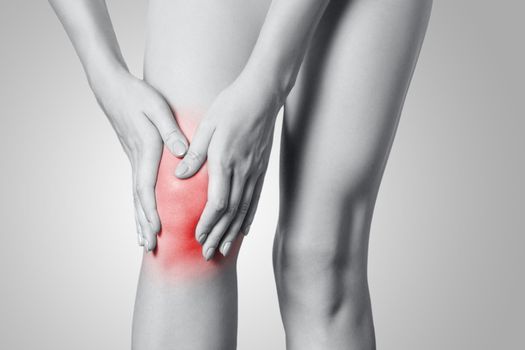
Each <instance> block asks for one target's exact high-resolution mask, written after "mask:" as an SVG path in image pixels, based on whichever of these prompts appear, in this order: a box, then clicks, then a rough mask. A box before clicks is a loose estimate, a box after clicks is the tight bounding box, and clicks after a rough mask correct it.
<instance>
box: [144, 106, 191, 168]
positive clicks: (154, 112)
mask: <svg viewBox="0 0 525 350" xmlns="http://www.w3.org/2000/svg"><path fill="white" fill-rule="evenodd" d="M160 99H161V101H159V102H158V103H157V105H155V107H154V108H151V109H150V110H147V111H145V114H146V116H147V117H148V119H149V120H150V121H151V122H152V123H153V124H154V125H155V127H156V128H157V130H158V131H159V134H160V136H161V137H162V140H163V141H164V144H165V145H166V147H167V148H168V149H169V150H170V152H171V153H173V155H174V156H176V157H179V158H181V157H183V156H184V155H185V154H186V151H187V150H188V140H187V139H186V137H185V136H184V134H183V133H182V131H181V130H180V128H179V125H178V124H177V120H176V119H175V117H174V115H173V112H172V111H171V109H170V107H169V105H168V103H167V102H166V101H164V99H162V98H160Z"/></svg>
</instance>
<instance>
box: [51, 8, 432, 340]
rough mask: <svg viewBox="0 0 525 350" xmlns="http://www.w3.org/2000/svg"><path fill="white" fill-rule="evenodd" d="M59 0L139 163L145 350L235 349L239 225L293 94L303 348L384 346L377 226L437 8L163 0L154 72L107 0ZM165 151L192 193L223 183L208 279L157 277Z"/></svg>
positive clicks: (287, 211) (289, 158)
mask: <svg viewBox="0 0 525 350" xmlns="http://www.w3.org/2000/svg"><path fill="white" fill-rule="evenodd" d="M51 3H52V5H53V6H54V8H55V10H56V11H57V13H58V15H59V17H60V18H61V20H62V22H63V23H64V26H65V27H66V30H67V31H68V34H69V35H70V37H71V38H72V41H73V43H74V45H75V48H76V50H77V52H78V53H79V56H80V58H81V60H82V63H83V65H84V68H85V70H86V73H87V75H88V79H89V80H90V83H91V86H92V88H93V91H94V92H95V95H96V96H97V99H98V101H99V102H100V104H101V106H102V107H103V109H104V111H105V113H106V115H107V116H108V119H109V120H110V121H111V123H112V125H113V126H114V128H115V130H116V132H117V134H118V135H119V138H120V140H121V142H122V144H123V148H124V150H125V151H126V153H127V155H128V157H129V158H130V161H131V163H132V170H133V174H134V175H133V178H134V194H135V196H134V197H135V205H136V219H137V231H138V237H139V244H141V245H144V246H145V247H146V251H150V252H151V251H153V253H145V256H144V260H143V266H142V270H141V276H140V282H139V286H138V292H137V301H136V308H135V314H134V321H133V348H134V349H139V350H140V349H153V350H155V349H171V348H177V349H234V348H235V345H236V322H237V300H236V296H237V294H236V272H235V264H236V257H237V253H238V249H239V246H240V241H241V236H242V235H241V236H239V234H240V233H247V231H248V230H249V226H250V224H251V221H252V220H253V215H254V214H255V210H256V207H257V201H258V196H259V194H260V191H261V188H262V184H263V180H264V174H265V171H266V166H267V162H268V156H269V152H270V150H271V147H272V145H271V135H272V133H273V128H274V123H275V116H276V114H277V112H278V111H279V109H280V107H281V106H282V105H283V104H284V107H285V118H284V126H283V135H282V153H281V160H282V163H281V176H282V186H281V203H280V208H281V212H280V217H279V225H278V230H277V233H276V237H275V249H274V268H275V277H276V283H277V289H278V293H279V302H280V308H281V313H282V318H283V323H284V327H285V331H286V342H287V349H349V348H351V349H374V348H375V340H374V329H373V321H372V313H371V309H370V298H369V294H368V284H367V268H366V266H367V250H368V235H369V227H370V222H371V219H372V213H373V208H374V204H375V198H376V195H377V191H378V188H379V183H380V181H381V176H382V174H383V170H384V167H385V164H386V161H387V158H388V153H389V150H390V147H391V144H392V141H393V138H394V135H395V130H396V127H397V123H398V120H399V115H400V112H401V109H402V105H403V102H404V98H405V94H406V91H407V89H408V86H409V83H410V79H411V76H412V73H413V70H414V67H415V64H416V61H417V56H418V53H419V50H420V47H421V44H422V41H423V37H424V33H425V30H426V26H427V22H428V18H429V14H430V9H431V5H432V3H431V1H430V0H396V1H394V0H378V1H370V0H354V1H336V0H332V1H314V0H294V1H292V0H286V1H283V0H281V1H279V0H274V1H273V2H272V3H271V6H270V0H263V1H256V0H251V1H240V0H231V1H227V2H216V1H210V0H198V1H191V2H188V1H182V0H176V1H166V0H151V1H150V4H149V13H148V38H147V47H146V53H145V63H144V80H140V79H137V78H134V77H132V76H131V75H130V74H129V73H128V72H127V69H126V68H125V63H124V60H123V58H122V56H121V55H120V50H119V49H118V44H117V42H116V38H115V37H114V35H113V30H112V28H111V22H110V21H109V17H108V16H107V12H106V11H105V5H104V2H103V1H102V0H97V1H87V0H84V1H78V2H77V3H75V4H74V5H71V2H69V1H68V0H52V1H51ZM94 48H96V49H94ZM303 60H304V61H303ZM301 64H302V66H301ZM188 110H199V111H204V112H202V113H189V114H188V113H182V112H181V113H178V111H188ZM177 121H178V122H179V123H177ZM179 124H180V125H179ZM184 124H194V125H198V127H197V128H196V129H195V130H192V131H191V132H188V129H187V128H185V127H184ZM163 144H164V145H165V146H166V149H164V152H171V154H172V155H173V157H179V158H182V159H183V160H182V161H180V162H177V161H175V160H174V159H173V160H172V162H173V164H172V165H174V167H173V173H174V174H173V176H174V178H175V176H177V178H178V179H177V180H176V181H180V186H181V187H180V188H181V192H180V193H182V194H179V195H180V196H182V197H184V196H185V195H184V191H185V186H186V185H185V184H186V182H184V181H188V180H184V179H187V178H193V175H194V174H195V173H197V175H195V176H200V175H199V174H202V172H203V171H206V174H207V176H209V182H208V186H207V189H206V191H207V193H206V194H205V195H206V197H207V200H206V203H204V204H203V210H202V215H201V216H200V219H199V220H198V223H197V224H196V226H195V232H194V235H195V237H194V238H195V240H196V241H198V242H199V244H201V245H202V247H201V249H202V251H201V254H202V258H203V261H206V263H208V264H212V265H211V266H214V268H213V270H212V272H211V273H198V274H197V276H196V278H187V276H185V275H184V274H183V273H182V271H187V269H183V270H180V271H179V270H178V267H174V268H171V267H170V269H169V272H168V273H160V274H159V273H158V271H159V265H160V263H159V261H162V259H161V257H159V255H158V254H159V253H160V252H162V251H165V250H163V249H164V246H162V244H165V243H164V242H166V241H165V238H164V237H166V233H162V231H161V227H162V226H163V225H164V226H166V225H165V224H166V221H165V220H166V219H162V218H159V214H158V211H157V209H159V211H161V212H166V210H165V209H166V204H165V203H164V202H162V201H158V200H156V198H155V192H154V191H155V187H157V188H159V186H160V187H162V186H164V184H165V183H164V182H161V183H159V182H157V181H167V180H163V179H165V178H164V177H161V176H159V178H158V179H157V169H158V168H159V163H160V168H161V170H162V169H164V168H163V166H165V164H167V163H163V162H164V161H165V156H166V154H164V156H163ZM161 157H162V159H163V162H161ZM163 164H164V165H163ZM204 164H206V169H201V167H202V166H203V165H204ZM170 169H171V168H170ZM170 171H171V170H170ZM175 183H179V182H175ZM187 191H188V193H191V191H195V188H192V187H191V186H189V185H188V187H187ZM177 193H179V192H177ZM157 199H158V198H157ZM174 215H177V214H176V213H174ZM178 215H180V213H179V214H178ZM168 217H169V215H168ZM161 220H164V222H162V223H161ZM180 229H181V230H182V227H181V228H180ZM177 230H178V229H177V226H176V225H175V226H174V231H177ZM159 232H161V233H160V236H159V237H157V234H158V233H159ZM157 239H158V242H159V243H158V244H159V247H158V249H156V248H157ZM155 254H157V255H155ZM222 256H226V257H225V258H224V257H222ZM196 264H197V263H196ZM199 264H200V263H199ZM175 265H177V264H175ZM197 265H198V264H197ZM181 266H182V265H181ZM199 266H200V265H199ZM162 271H165V270H162ZM183 275H184V277H181V276H183ZM159 276H160V277H159Z"/></svg>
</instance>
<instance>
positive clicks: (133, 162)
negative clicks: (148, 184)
mask: <svg viewBox="0 0 525 350" xmlns="http://www.w3.org/2000/svg"><path fill="white" fill-rule="evenodd" d="M122 145H123V146H124V145H125V144H124V143H122ZM125 150H126V154H127V155H128V158H129V160H130V164H131V174H132V186H133V209H134V211H135V225H136V226H137V239H138V244H139V246H141V247H143V246H144V242H145V239H144V235H143V234H142V225H143V223H142V222H141V220H140V219H139V218H140V215H139V207H140V202H139V200H138V198H137V195H136V191H135V188H136V183H137V173H136V171H135V169H136V164H137V157H136V152H131V149H128V147H127V146H126V147H125ZM128 150H129V152H128Z"/></svg>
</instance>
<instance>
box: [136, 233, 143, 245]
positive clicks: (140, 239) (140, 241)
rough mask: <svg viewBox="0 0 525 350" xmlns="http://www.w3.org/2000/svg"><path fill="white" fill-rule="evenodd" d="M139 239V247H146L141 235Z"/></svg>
mask: <svg viewBox="0 0 525 350" xmlns="http://www.w3.org/2000/svg"><path fill="white" fill-rule="evenodd" d="M137 238H138V241H139V245H140V246H142V245H144V240H143V239H142V236H141V235H137Z"/></svg>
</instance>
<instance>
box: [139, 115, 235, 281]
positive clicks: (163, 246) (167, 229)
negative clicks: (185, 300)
mask: <svg viewBox="0 0 525 350" xmlns="http://www.w3.org/2000/svg"><path fill="white" fill-rule="evenodd" d="M201 115H202V114H200V115H199V114H197V113H195V112H193V113H187V112H185V113H184V114H182V115H181V112H180V111H178V113H177V121H178V123H179V126H180V127H181V129H182V131H183V132H184V134H185V135H186V137H187V138H188V139H189V140H190V142H191V137H192V136H193V134H194V132H195V130H196V127H197V125H198V122H199V120H200V116H201ZM180 161H181V159H179V158H177V157H175V156H174V155H172V154H171V153H170V151H169V150H168V149H167V148H165V147H164V150H163V153H162V158H161V161H160V165H159V171H158V176H157V184H156V188H155V192H156V199H157V211H158V213H159V216H160V221H161V231H160V233H159V235H158V240H157V247H156V249H155V250H154V251H153V253H152V254H151V253H150V254H146V257H145V263H146V264H147V267H148V268H154V269H155V270H156V271H157V272H159V273H161V274H162V275H163V276H166V275H169V276H173V277H185V278H188V277H190V278H193V277H198V276H202V275H204V274H207V273H209V272H212V271H214V270H216V269H217V267H220V266H221V265H224V264H225V263H227V262H228V261H230V260H232V259H234V256H235V255H236V253H237V250H238V248H239V246H240V240H237V241H236V242H237V244H235V245H234V247H232V252H231V253H230V256H231V258H230V257H228V258H224V257H223V256H222V255H221V254H220V253H219V251H218V250H217V252H216V254H215V257H214V258H213V259H211V260H210V261H206V260H205V259H204V258H203V256H202V246H201V245H200V244H199V243H198V242H197V240H196V238H195V227H196V225H197V223H198V221H199V218H200V215H201V214H202V211H203V210H204V207H205V205H206V201H207V191H208V170H207V165H206V163H205V164H204V165H203V166H202V168H201V169H200V170H199V171H198V172H197V174H195V175H194V176H192V177H191V178H189V179H185V180H181V179H179V178H177V177H175V168H176V167H177V165H178V164H179V162H180Z"/></svg>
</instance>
